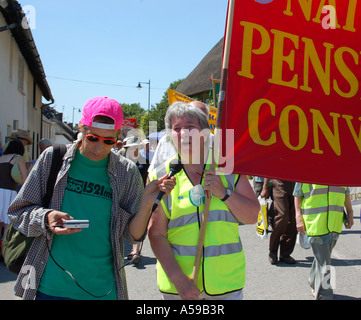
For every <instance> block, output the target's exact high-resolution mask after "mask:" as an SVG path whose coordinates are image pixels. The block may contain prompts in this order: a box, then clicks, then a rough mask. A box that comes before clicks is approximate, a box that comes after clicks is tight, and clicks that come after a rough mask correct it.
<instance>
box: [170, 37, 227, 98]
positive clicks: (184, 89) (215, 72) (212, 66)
mask: <svg viewBox="0 0 361 320" xmlns="http://www.w3.org/2000/svg"><path fill="white" fill-rule="evenodd" d="M222 55H223V39H221V40H220V41H219V42H218V43H217V44H216V45H215V46H214V48H213V49H212V50H211V51H209V53H208V54H207V55H206V56H205V57H204V59H203V60H202V61H201V62H200V63H199V65H198V66H197V67H196V68H195V69H194V70H193V71H192V72H191V73H190V74H189V75H188V77H187V78H186V79H185V80H184V81H183V82H182V83H181V84H180V85H179V86H178V87H177V89H176V91H178V92H180V93H183V94H185V95H187V96H194V95H198V94H201V93H204V92H209V91H210V90H211V89H212V81H211V80H209V79H210V78H211V77H212V76H213V78H214V79H221V69H222Z"/></svg>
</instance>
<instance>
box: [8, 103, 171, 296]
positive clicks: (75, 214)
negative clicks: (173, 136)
mask: <svg viewBox="0 0 361 320" xmlns="http://www.w3.org/2000/svg"><path fill="white" fill-rule="evenodd" d="M122 122H123V112H122V108H121V105H120V104H119V103H118V102H117V101H115V100H113V99H109V98H103V97H97V98H94V99H91V100H89V101H88V102H87V103H86V104H85V106H84V109H83V117H82V119H81V120H80V132H81V137H80V138H79V139H78V140H77V141H75V142H74V143H73V144H72V145H68V146H67V152H66V153H65V155H64V157H63V164H62V168H61V169H60V171H59V173H58V177H57V181H56V184H55V187H54V193H53V197H52V200H51V202H50V207H49V208H44V207H43V205H42V197H43V196H44V194H45V192H46V181H47V177H48V176H49V172H50V166H51V162H52V157H53V148H52V147H51V148H48V149H46V150H45V151H44V152H43V153H42V154H41V156H40V158H39V160H38V161H37V163H36V164H35V166H34V168H33V170H32V171H31V173H30V175H29V177H28V179H27V180H26V182H25V184H24V186H23V187H22V189H21V191H20V193H19V194H18V196H17V197H16V199H15V201H14V202H13V204H12V205H11V207H10V208H9V217H10V220H11V222H12V224H13V225H14V227H15V228H16V229H18V230H20V231H21V232H22V233H23V234H25V235H26V236H28V237H35V241H34V242H33V245H32V247H31V248H30V251H29V253H28V255H27V258H26V260H25V262H24V265H23V268H22V270H21V271H20V273H19V276H18V279H17V282H16V285H15V294H16V295H17V296H20V297H22V298H23V299H39V300H40V299H81V300H88V299H128V293H127V287H126V280H125V272H124V269H123V261H124V253H123V251H124V249H123V238H126V239H127V241H128V242H130V243H137V242H139V241H141V240H142V239H143V238H144V235H145V230H146V227H147V222H148V220H149V216H150V210H151V207H152V205H153V203H154V201H155V200H156V197H157V195H158V194H159V192H160V191H163V192H165V193H166V194H168V193H169V192H170V191H171V189H172V188H173V187H174V185H175V180H174V178H172V179H167V177H166V176H164V177H163V178H162V179H159V180H158V181H155V182H152V183H151V184H149V185H148V186H147V187H146V188H145V189H144V186H143V182H142V178H141V176H140V174H139V170H138V169H137V167H136V166H135V164H134V163H133V162H131V161H129V160H128V159H126V158H124V157H122V156H120V155H119V154H116V153H113V152H111V149H112V147H113V146H114V145H115V144H116V142H117V138H118V136H119V135H120V129H121V126H122ZM72 219H75V220H89V228H85V229H70V228H67V227H64V225H63V223H64V222H65V221H66V220H72ZM49 257H50V258H49ZM29 270H30V273H31V275H34V277H33V278H32V279H30V280H33V281H29V279H28V278H29ZM70 274H71V276H70ZM24 283H27V284H28V285H24ZM29 283H30V285H29Z"/></svg>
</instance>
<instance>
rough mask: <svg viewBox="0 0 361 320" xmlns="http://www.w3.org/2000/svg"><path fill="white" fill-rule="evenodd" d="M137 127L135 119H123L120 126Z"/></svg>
mask: <svg viewBox="0 0 361 320" xmlns="http://www.w3.org/2000/svg"><path fill="white" fill-rule="evenodd" d="M136 127H137V119H124V120H123V124H122V128H123V129H124V128H136Z"/></svg>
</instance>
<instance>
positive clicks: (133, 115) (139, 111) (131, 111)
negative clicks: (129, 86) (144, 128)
mask: <svg viewBox="0 0 361 320" xmlns="http://www.w3.org/2000/svg"><path fill="white" fill-rule="evenodd" d="M121 105H122V109H123V114H124V119H137V124H138V126H139V124H140V123H141V119H142V116H143V115H144V114H145V113H146V111H145V110H144V109H143V108H142V107H141V106H140V103H132V104H128V103H121Z"/></svg>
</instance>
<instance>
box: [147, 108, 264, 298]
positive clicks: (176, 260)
mask: <svg viewBox="0 0 361 320" xmlns="http://www.w3.org/2000/svg"><path fill="white" fill-rule="evenodd" d="M165 124H166V129H167V132H168V133H167V134H169V135H170V137H171V140H172V141H173V143H174V145H175V147H176V149H177V151H178V156H176V157H175V158H173V159H177V158H179V159H180V160H181V162H182V163H183V169H182V170H181V171H180V172H179V173H178V174H177V175H176V179H177V185H176V186H175V188H174V189H173V190H172V192H171V193H170V194H169V195H168V196H166V197H164V198H163V200H162V201H161V206H159V207H158V209H157V210H156V211H155V212H154V214H153V216H152V219H151V224H150V227H149V239H150V241H151V246H152V249H153V252H154V254H155V255H156V257H157V259H158V268H157V282H158V287H159V289H160V291H161V292H162V293H163V298H164V299H242V297H243V294H242V289H243V286H244V284H245V256H244V251H243V248H242V243H241V240H240V238H239V232H238V225H239V222H242V223H243V224H253V223H256V221H257V216H258V211H259V204H258V200H257V198H256V197H255V195H254V193H253V190H252V188H251V186H250V184H249V182H248V179H247V177H246V176H242V175H237V174H230V175H223V176H220V175H218V174H216V172H215V171H214V170H210V169H209V167H210V165H209V163H210V161H208V159H211V153H212V151H211V150H210V149H209V142H208V139H209V124H208V120H207V117H206V115H205V114H204V113H203V112H202V111H201V110H200V109H199V108H197V107H195V106H192V105H190V104H186V103H181V102H177V103H174V104H173V105H172V106H171V107H170V108H169V109H168V111H167V114H166V116H165ZM173 159H171V160H169V161H167V162H165V163H164V164H163V165H161V166H159V167H158V168H157V169H155V170H154V171H152V173H151V174H150V180H154V179H156V178H157V177H159V176H162V174H163V175H164V174H165V173H169V172H170V164H171V162H172V160H173ZM209 192H210V193H211V194H212V195H213V197H212V199H211V201H210V208H209V220H208V225H207V230H206V235H205V241H204V247H203V258H202V260H201V268H200V270H199V274H198V278H197V279H198V281H197V284H194V283H193V281H192V279H191V276H192V272H193V266H194V261H195V254H196V248H197V244H198V239H199V229H200V224H201V216H202V213H203V210H204V198H205V193H209Z"/></svg>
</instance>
